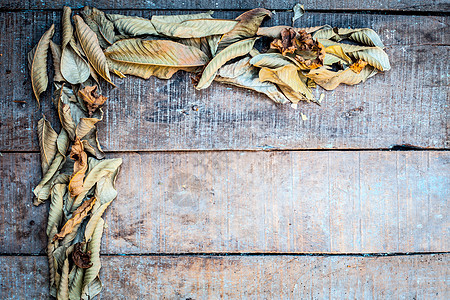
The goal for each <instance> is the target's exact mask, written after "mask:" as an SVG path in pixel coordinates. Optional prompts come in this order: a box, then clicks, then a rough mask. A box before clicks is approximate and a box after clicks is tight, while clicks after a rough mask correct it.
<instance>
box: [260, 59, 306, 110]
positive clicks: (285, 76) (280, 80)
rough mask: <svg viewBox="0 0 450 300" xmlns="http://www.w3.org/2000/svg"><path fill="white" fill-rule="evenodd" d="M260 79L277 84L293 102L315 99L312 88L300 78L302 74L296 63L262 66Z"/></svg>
mask: <svg viewBox="0 0 450 300" xmlns="http://www.w3.org/2000/svg"><path fill="white" fill-rule="evenodd" d="M259 79H260V80H261V81H263V82H264V81H270V82H273V83H275V84H277V85H278V87H279V88H280V89H281V91H282V92H283V94H284V95H285V96H286V97H287V98H288V99H289V100H290V101H291V102H292V103H297V102H299V101H301V100H314V96H313V94H312V92H311V89H310V88H309V87H308V86H307V85H306V84H305V82H303V81H302V80H301V79H300V74H299V73H298V70H297V68H296V66H294V65H287V66H284V67H280V68H277V69H269V68H262V69H261V70H260V71H259Z"/></svg>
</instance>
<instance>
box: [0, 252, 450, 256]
mask: <svg viewBox="0 0 450 300" xmlns="http://www.w3.org/2000/svg"><path fill="white" fill-rule="evenodd" d="M446 254H450V251H438V252H388V253H315V252H312V253H307V252H276V253H273V252H242V253H225V252H217V253H216V252H213V253H211V252H185V253H105V254H103V253H101V254H100V255H101V256H104V257H105V256H176V257H181V256H249V257H253V256H320V257H328V256H348V257H390V256H417V255H446ZM0 256H45V257H46V256H47V255H45V254H41V253H36V254H34V253H0Z"/></svg>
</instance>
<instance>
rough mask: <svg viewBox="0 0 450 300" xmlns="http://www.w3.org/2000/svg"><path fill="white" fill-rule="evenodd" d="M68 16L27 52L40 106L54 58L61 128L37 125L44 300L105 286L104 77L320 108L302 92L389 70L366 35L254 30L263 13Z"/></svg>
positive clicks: (107, 165)
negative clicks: (178, 77)
mask: <svg viewBox="0 0 450 300" xmlns="http://www.w3.org/2000/svg"><path fill="white" fill-rule="evenodd" d="M294 12H295V16H294V18H293V21H295V19H297V18H298V17H299V16H301V15H302V14H303V8H302V7H301V6H300V5H296V6H295V7H294ZM71 14H72V12H71V9H70V8H68V7H64V10H63V16H62V41H61V45H57V44H56V43H54V42H53V41H52V37H53V34H54V32H55V27H54V25H52V26H51V27H50V29H48V30H47V31H46V32H45V33H44V35H43V36H42V38H41V39H40V41H39V43H38V44H37V45H36V46H35V47H34V49H33V50H32V51H31V52H30V53H29V54H28V61H29V68H30V72H31V82H32V88H33V92H34V95H35V97H36V99H37V101H38V103H39V96H40V95H41V93H42V92H44V91H45V90H46V89H47V86H48V75H47V53H48V49H49V48H50V50H51V53H52V57H53V67H54V76H53V83H54V86H55V92H54V97H53V103H54V105H55V107H56V109H57V112H58V116H59V120H60V122H61V127H62V129H61V131H60V133H59V134H58V133H56V132H55V130H53V128H52V126H51V124H50V122H49V121H48V120H47V119H45V117H43V118H42V119H41V120H40V121H39V123H38V131H39V132H38V135H39V145H40V150H41V164H42V174H43V176H42V180H41V181H40V182H39V184H38V185H37V186H36V187H35V189H34V194H35V196H36V197H35V201H34V204H35V205H39V204H41V203H43V202H44V201H46V200H48V199H51V200H50V201H51V203H50V210H49V216H48V224H47V236H48V246H47V254H48V264H49V271H50V276H49V278H50V294H51V295H52V296H54V297H56V298H58V299H92V298H93V297H95V296H96V295H98V293H100V291H101V289H102V283H101V281H100V279H99V270H100V266H101V264H100V242H101V236H102V233H103V227H104V220H103V219H102V215H103V213H104V211H105V210H106V208H107V207H108V206H109V205H110V204H111V202H112V201H113V200H114V199H115V198H116V196H117V191H116V190H115V187H114V182H115V179H116V176H117V173H118V171H119V167H120V165H121V164H122V160H121V159H104V157H105V155H104V153H103V151H102V149H101V147H100V144H99V143H98V140H97V128H96V123H97V122H99V121H101V120H102V116H103V111H102V108H101V106H102V105H103V104H104V103H105V101H106V97H104V96H102V95H101V92H100V87H99V82H100V80H101V79H104V80H106V81H107V82H109V83H110V84H111V85H113V86H114V84H113V82H112V79H111V77H110V73H114V74H116V75H117V76H119V77H125V75H133V76H138V77H142V78H144V79H148V78H150V77H151V76H155V77H158V78H161V79H169V78H171V77H172V75H173V74H174V73H175V72H177V71H179V70H183V71H186V72H191V73H193V74H194V76H193V82H194V85H195V88H197V89H204V88H207V87H209V86H210V85H211V83H212V81H213V80H216V81H218V82H222V83H225V84H231V85H236V86H239V87H243V88H247V89H251V90H254V91H257V92H260V93H263V94H265V95H267V96H268V97H269V98H270V99H272V100H273V101H274V102H277V103H292V104H297V103H298V102H299V101H303V100H304V101H313V102H317V100H316V99H315V97H314V95H313V93H312V90H311V88H313V87H315V86H316V85H320V86H321V87H323V88H324V89H326V90H332V89H334V88H336V87H337V86H338V85H339V84H341V83H343V84H348V85H353V84H357V83H360V82H362V81H365V80H366V79H368V78H369V77H371V76H373V75H375V74H376V73H378V72H380V71H387V70H389V69H390V64H389V59H388V57H387V55H386V53H385V52H384V51H383V48H384V45H383V43H382V42H381V40H380V38H379V36H378V35H377V33H375V31H373V30H372V29H369V28H360V29H348V28H333V27H331V26H329V25H322V26H317V27H312V28H293V27H291V26H274V27H260V25H261V23H262V21H263V19H264V18H266V17H270V16H271V14H272V13H271V12H270V11H268V10H266V9H263V8H256V9H253V10H250V11H247V12H245V13H243V14H242V15H240V16H239V17H237V18H236V19H235V20H222V19H213V18H212V14H213V12H211V11H210V12H204V13H197V14H189V15H170V16H169V15H168V16H152V17H151V19H145V18H140V17H133V16H125V15H118V14H105V13H103V12H102V11H100V10H98V9H96V8H90V7H85V8H84V9H83V10H82V11H81V16H80V15H75V16H74V17H73V22H74V24H75V29H74V27H73V25H72V21H71ZM258 40H260V41H261V42H257V41H258ZM267 44H270V45H269V46H268V47H267ZM258 49H260V50H258ZM261 49H265V51H262V53H261V52H260V51H261ZM69 148H70V152H69ZM67 155H69V159H68V158H67Z"/></svg>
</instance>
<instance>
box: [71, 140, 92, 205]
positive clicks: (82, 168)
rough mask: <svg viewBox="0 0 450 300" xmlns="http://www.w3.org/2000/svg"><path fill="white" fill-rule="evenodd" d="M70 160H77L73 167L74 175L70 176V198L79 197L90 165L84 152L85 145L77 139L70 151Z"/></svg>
mask: <svg viewBox="0 0 450 300" xmlns="http://www.w3.org/2000/svg"><path fill="white" fill-rule="evenodd" d="M70 158H71V159H73V160H75V163H74V165H73V174H72V175H71V176H70V181H69V192H70V196H72V197H75V196H78V195H79V194H80V193H81V192H82V191H83V180H84V175H85V174H86V171H87V168H88V163H87V154H86V152H85V151H84V146H83V143H82V142H81V141H80V139H78V138H77V139H76V140H75V143H74V144H73V145H72V150H71V151H70Z"/></svg>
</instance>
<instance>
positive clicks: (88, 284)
mask: <svg viewBox="0 0 450 300" xmlns="http://www.w3.org/2000/svg"><path fill="white" fill-rule="evenodd" d="M104 223H105V222H104V221H103V219H100V220H99V221H98V222H97V226H96V227H95V230H94V233H93V235H92V238H91V240H90V241H89V244H88V251H90V252H91V253H92V254H91V263H92V266H91V267H90V268H89V269H86V271H85V274H84V280H83V291H82V299H93V298H94V297H95V296H96V295H97V294H98V293H100V291H101V289H102V284H101V282H100V280H99V278H98V273H99V271H100V268H101V262H100V242H101V238H102V234H103V226H104Z"/></svg>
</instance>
